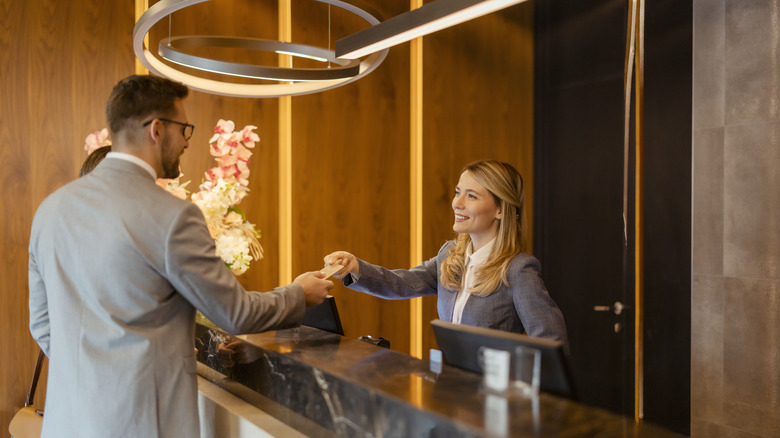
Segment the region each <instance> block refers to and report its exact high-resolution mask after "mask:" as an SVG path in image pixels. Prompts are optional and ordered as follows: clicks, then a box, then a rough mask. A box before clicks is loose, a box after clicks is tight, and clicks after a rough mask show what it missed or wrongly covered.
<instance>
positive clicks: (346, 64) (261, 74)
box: [158, 35, 360, 81]
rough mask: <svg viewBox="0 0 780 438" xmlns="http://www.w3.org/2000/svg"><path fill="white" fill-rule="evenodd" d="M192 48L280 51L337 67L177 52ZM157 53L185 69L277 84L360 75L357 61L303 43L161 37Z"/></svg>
mask: <svg viewBox="0 0 780 438" xmlns="http://www.w3.org/2000/svg"><path fill="white" fill-rule="evenodd" d="M192 47H198V48H200V47H219V48H236V49H249V50H258V51H267V52H276V51H284V52H287V53H291V54H293V56H296V55H297V56H301V57H306V58H312V57H317V58H321V59H323V60H325V61H331V62H332V63H334V64H337V65H336V66H329V67H323V68H287V67H269V66H262V65H254V64H242V63H235V62H228V61H220V60H217V59H212V58H204V57H201V56H196V55H193V54H190V53H187V52H184V51H182V50H180V49H183V48H192ZM158 53H159V54H160V56H162V57H163V58H165V59H167V60H169V61H171V62H175V63H177V64H181V65H184V66H187V67H192V68H196V69H199V70H205V71H210V72H214V73H219V74H224V75H230V76H242V77H250V78H256V79H267V80H277V81H278V80H284V81H323V80H331V79H345V78H351V77H353V76H355V75H357V74H358V73H360V61H358V60H346V59H336V57H335V53H334V52H333V51H331V50H327V49H323V48H320V47H316V46H308V45H304V44H295V43H288V42H284V41H275V40H264V39H256V38H242V37H226V36H214V35H189V36H178V37H171V38H164V39H162V40H160V44H159V46H158Z"/></svg>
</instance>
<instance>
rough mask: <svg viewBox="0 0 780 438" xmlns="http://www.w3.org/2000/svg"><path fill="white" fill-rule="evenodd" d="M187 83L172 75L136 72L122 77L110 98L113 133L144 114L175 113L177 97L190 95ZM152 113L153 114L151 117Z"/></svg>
mask: <svg viewBox="0 0 780 438" xmlns="http://www.w3.org/2000/svg"><path fill="white" fill-rule="evenodd" d="M188 93H189V90H188V89H187V87H185V86H184V85H182V84H180V83H177V82H173V81H171V80H169V79H165V78H161V77H157V76H149V75H133V76H129V77H126V78H124V79H122V80H121V81H119V83H118V84H116V86H114V89H113V90H112V91H111V95H110V96H109V97H108V102H106V121H107V122H108V129H109V130H110V131H111V132H112V133H118V132H120V131H122V130H123V129H125V128H128V127H129V126H128V124H130V123H133V122H134V121H136V119H138V120H137V122H138V123H143V122H144V121H145V120H140V119H142V118H147V117H149V118H151V117H172V116H173V115H174V104H175V102H176V99H184V98H185V97H187V94H188ZM150 116H151V117H150Z"/></svg>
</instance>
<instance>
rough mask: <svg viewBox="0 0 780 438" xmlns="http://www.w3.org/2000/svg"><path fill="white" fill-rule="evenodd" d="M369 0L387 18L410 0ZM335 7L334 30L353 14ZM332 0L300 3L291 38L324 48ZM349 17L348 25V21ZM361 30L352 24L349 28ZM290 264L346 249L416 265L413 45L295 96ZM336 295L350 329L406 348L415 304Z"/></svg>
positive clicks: (298, 266) (383, 261)
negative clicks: (346, 79)
mask: <svg viewBox="0 0 780 438" xmlns="http://www.w3.org/2000/svg"><path fill="white" fill-rule="evenodd" d="M372 5H373V6H374V7H375V8H376V9H378V10H379V11H380V13H382V14H383V15H384V16H385V17H391V16H394V15H397V14H399V13H401V12H403V11H404V10H406V9H404V8H405V7H408V6H407V5H406V4H404V3H403V2H397V1H395V0H383V1H375V2H372ZM338 12H339V11H337V9H336V8H332V10H331V13H332V15H331V17H332V19H331V23H332V25H331V30H332V34H333V38H334V39H336V38H339V37H340V36H342V35H344V34H345V32H350V30H349V29H347V30H345V28H344V27H343V26H345V25H351V24H352V23H354V21H351V20H349V19H348V17H345V16H344V14H340V13H338ZM327 23H328V21H327V6H326V5H321V4H315V3H314V2H293V41H294V42H304V43H308V44H315V45H320V46H323V47H327V35H328V34H329V32H328V27H327ZM345 23H346V24H345ZM351 31H352V32H354V31H355V30H351ZM292 108H293V109H292V111H293V119H292V123H293V124H292V127H293V184H294V187H293V199H294V203H293V210H294V211H293V217H294V221H295V222H294V223H293V233H294V234H293V250H294V253H293V254H294V257H293V266H294V271H296V272H297V271H304V270H311V269H319V268H320V267H321V266H322V263H323V262H322V258H323V256H325V255H326V254H329V253H330V252H332V251H335V250H339V249H342V250H347V251H350V252H352V253H354V254H355V255H357V256H358V257H360V258H363V259H365V260H367V261H370V262H372V263H376V264H380V265H383V266H386V267H388V268H408V267H409V151H408V148H409V147H408V144H409V50H408V45H405V46H401V47H398V48H396V49H394V50H392V51H391V52H390V54H389V56H388V57H387V59H386V60H385V62H384V63H383V64H382V65H381V66H380V67H379V68H378V69H377V70H375V71H374V72H373V73H371V74H370V75H368V76H366V77H365V78H363V79H360V80H359V81H356V82H354V83H352V84H349V85H346V86H343V87H340V88H337V89H334V90H330V91H326V92H323V93H318V94H313V95H308V96H300V97H294V98H293V103H292ZM332 294H333V295H334V296H335V297H336V301H337V304H338V306H339V312H340V314H341V318H342V323H343V325H344V330H345V333H346V336H347V337H351V338H356V337H359V336H363V335H372V336H374V337H377V336H383V337H385V338H387V339H389V340H390V342H391V347H392V348H393V349H394V350H398V351H402V352H408V351H409V303H408V301H395V302H394V301H387V300H382V299H378V298H374V297H371V296H368V295H365V294H360V293H357V292H353V291H351V290H347V289H345V288H344V287H343V286H341V284H340V282H338V281H337V285H336V288H335V289H334V290H333V292H332Z"/></svg>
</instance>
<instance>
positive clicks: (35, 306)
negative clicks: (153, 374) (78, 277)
mask: <svg viewBox="0 0 780 438" xmlns="http://www.w3.org/2000/svg"><path fill="white" fill-rule="evenodd" d="M27 275H28V285H29V289H30V297H29V306H30V333H31V334H32V337H33V339H35V342H37V343H38V345H39V346H40V347H41V350H43V353H44V354H45V355H46V356H47V357H48V356H49V339H50V335H51V327H50V324H49V302H48V298H47V297H46V285H45V284H44V283H43V278H42V277H41V273H40V271H39V270H38V263H37V261H36V258H35V252H34V249H33V248H32V245H31V247H30V258H29V263H28V265H27Z"/></svg>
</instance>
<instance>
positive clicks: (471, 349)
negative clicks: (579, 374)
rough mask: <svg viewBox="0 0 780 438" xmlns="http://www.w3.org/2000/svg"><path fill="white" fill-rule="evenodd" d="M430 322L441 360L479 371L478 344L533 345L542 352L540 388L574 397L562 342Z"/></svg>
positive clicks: (510, 347)
mask: <svg viewBox="0 0 780 438" xmlns="http://www.w3.org/2000/svg"><path fill="white" fill-rule="evenodd" d="M431 326H432V327H433V333H434V336H435V337H436V342H437V343H438V344H439V349H440V350H441V352H442V356H443V357H444V363H446V364H448V365H452V366H455V367H458V368H462V369H465V370H468V371H472V372H475V373H479V374H482V368H481V367H480V365H479V359H478V354H479V353H478V351H479V348H480V347H488V348H493V349H496V350H505V351H514V349H515V348H516V347H518V346H523V347H532V348H536V349H537V350H539V351H541V354H542V364H541V372H540V374H541V375H540V383H539V387H540V389H541V390H542V391H545V392H551V393H555V394H558V395H562V396H565V397H568V398H571V399H575V400H576V399H577V392H576V390H575V387H574V381H573V379H572V376H571V370H570V369H569V361H568V359H567V357H566V354H565V353H564V350H563V343H562V342H560V341H554V340H551V339H543V338H534V337H531V336H526V335H521V334H518V333H510V332H505V331H501V330H494V329H488V328H484V327H475V326H471V325H464V324H453V323H451V322H446V321H441V320H438V319H434V320H433V321H431Z"/></svg>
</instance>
